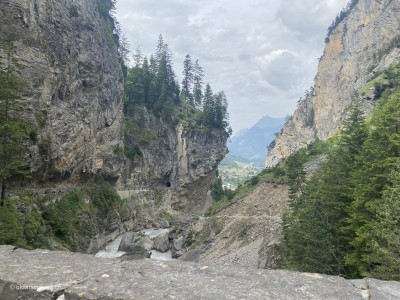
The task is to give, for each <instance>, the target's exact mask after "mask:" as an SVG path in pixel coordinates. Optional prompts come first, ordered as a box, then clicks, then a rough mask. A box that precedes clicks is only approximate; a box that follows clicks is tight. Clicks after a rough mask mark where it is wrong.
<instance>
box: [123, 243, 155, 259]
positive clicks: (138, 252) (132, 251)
mask: <svg viewBox="0 0 400 300" xmlns="http://www.w3.org/2000/svg"><path fill="white" fill-rule="evenodd" d="M143 258H150V252H149V251H148V250H146V249H144V248H142V247H140V246H131V247H130V248H129V251H128V252H127V253H125V254H124V255H122V256H121V260H123V261H126V260H137V259H143Z"/></svg>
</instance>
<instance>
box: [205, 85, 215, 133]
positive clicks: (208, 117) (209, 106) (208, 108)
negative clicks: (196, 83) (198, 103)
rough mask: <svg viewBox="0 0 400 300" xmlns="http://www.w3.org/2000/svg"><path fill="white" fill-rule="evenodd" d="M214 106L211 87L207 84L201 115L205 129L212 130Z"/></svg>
mask: <svg viewBox="0 0 400 300" xmlns="http://www.w3.org/2000/svg"><path fill="white" fill-rule="evenodd" d="M214 104H215V97H214V94H213V91H212V89H211V86H210V85H209V84H208V83H207V84H206V88H205V91H204V101H203V113H202V116H203V117H202V119H203V124H204V125H205V126H206V127H210V128H212V127H214V125H215V114H214Z"/></svg>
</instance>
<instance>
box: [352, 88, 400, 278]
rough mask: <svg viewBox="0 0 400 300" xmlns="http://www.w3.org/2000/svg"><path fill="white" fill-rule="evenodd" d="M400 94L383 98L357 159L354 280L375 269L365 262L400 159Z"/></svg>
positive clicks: (354, 217) (354, 178) (353, 208)
mask: <svg viewBox="0 0 400 300" xmlns="http://www.w3.org/2000/svg"><path fill="white" fill-rule="evenodd" d="M399 98H400V90H397V91H396V92H394V93H391V94H390V96H389V97H383V98H382V99H380V100H379V102H378V105H377V106H378V108H377V110H376V111H375V112H374V113H373V114H372V118H371V120H370V130H369V134H368V137H367V139H366V140H365V142H364V144H363V147H362V151H361V152H360V154H359V155H358V156H357V168H356V169H355V171H354V172H353V176H352V177H353V181H354V186H355V189H354V201H353V202H352V204H351V207H350V217H349V219H348V222H349V226H348V227H347V228H346V230H347V231H348V232H349V233H350V234H351V235H352V236H353V240H352V241H351V242H350V244H351V247H352V249H351V251H349V252H348V253H347V255H346V263H347V264H348V266H350V267H351V268H353V269H354V270H355V271H354V274H353V275H352V276H360V274H363V273H365V272H368V270H370V269H371V267H372V266H371V265H369V264H368V263H367V262H366V261H364V260H363V259H362V258H363V257H364V256H365V255H367V252H368V250H366V249H368V247H367V245H368V243H369V231H370V230H371V226H373V224H374V223H375V222H376V218H377V215H376V211H377V207H379V203H380V201H381V198H382V193H383V190H384V188H385V186H386V185H387V184H388V178H389V174H390V173H391V172H392V171H393V169H394V166H395V162H396V161H397V159H398V157H399V156H400V124H399V119H400V102H399V101H398V99H399Z"/></svg>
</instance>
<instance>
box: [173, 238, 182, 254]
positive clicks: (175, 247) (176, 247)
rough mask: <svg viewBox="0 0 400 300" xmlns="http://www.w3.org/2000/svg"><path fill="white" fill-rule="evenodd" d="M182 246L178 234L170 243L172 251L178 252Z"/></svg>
mask: <svg viewBox="0 0 400 300" xmlns="http://www.w3.org/2000/svg"><path fill="white" fill-rule="evenodd" d="M182 247H183V237H182V236H180V237H178V238H176V239H174V242H173V243H172V252H178V251H180V250H181V249H182Z"/></svg>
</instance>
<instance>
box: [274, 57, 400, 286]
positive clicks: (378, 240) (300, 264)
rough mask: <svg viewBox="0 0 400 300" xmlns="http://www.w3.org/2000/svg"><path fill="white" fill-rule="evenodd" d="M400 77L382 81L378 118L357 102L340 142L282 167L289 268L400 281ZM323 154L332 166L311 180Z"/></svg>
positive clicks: (392, 73)
mask: <svg viewBox="0 0 400 300" xmlns="http://www.w3.org/2000/svg"><path fill="white" fill-rule="evenodd" d="M399 73H400V66H399V65H397V66H394V67H392V68H390V69H389V70H388V71H387V72H385V73H384V74H382V75H381V76H379V77H378V78H377V79H376V81H375V86H380V87H381V88H380V89H376V93H375V98H376V100H377V106H376V109H375V110H374V111H373V112H372V114H371V117H369V118H368V119H367V120H366V118H365V113H364V111H363V109H362V108H361V105H360V103H359V102H357V101H355V102H354V103H353V105H352V106H351V109H350V111H349V114H348V117H347V119H346V120H345V121H344V124H343V130H342V131H341V132H340V133H339V134H338V135H337V136H336V137H334V138H332V139H331V140H330V141H329V142H321V141H317V142H315V143H313V144H311V145H309V147H307V148H304V149H301V150H299V151H298V152H296V153H295V154H293V155H291V156H290V157H289V158H287V159H286V161H285V162H284V164H283V165H282V166H280V167H278V168H281V169H283V170H284V172H285V174H286V177H287V181H288V184H289V186H290V199H291V201H290V207H289V209H288V210H287V212H286V213H285V214H284V216H283V223H282V225H283V235H284V243H283V244H282V245H281V246H279V247H278V249H279V251H280V252H281V254H282V257H283V267H284V268H288V269H294V270H299V271H306V272H319V273H325V274H335V275H343V276H346V277H349V278H359V277H365V276H368V277H375V278H380V279H384V280H400V259H399V258H400V160H399V157H400V122H399V120H400V101H399V100H400V90H399V87H400V78H399ZM382 83H384V84H382ZM382 89H384V90H383V91H382ZM378 99H379V100H378ZM315 154H325V155H326V162H324V163H322V164H321V165H320V167H319V169H318V170H317V171H316V172H315V173H314V174H313V175H312V177H311V178H309V179H307V178H306V174H305V171H304V166H305V165H306V164H307V162H309V160H310V157H313V155H315Z"/></svg>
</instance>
